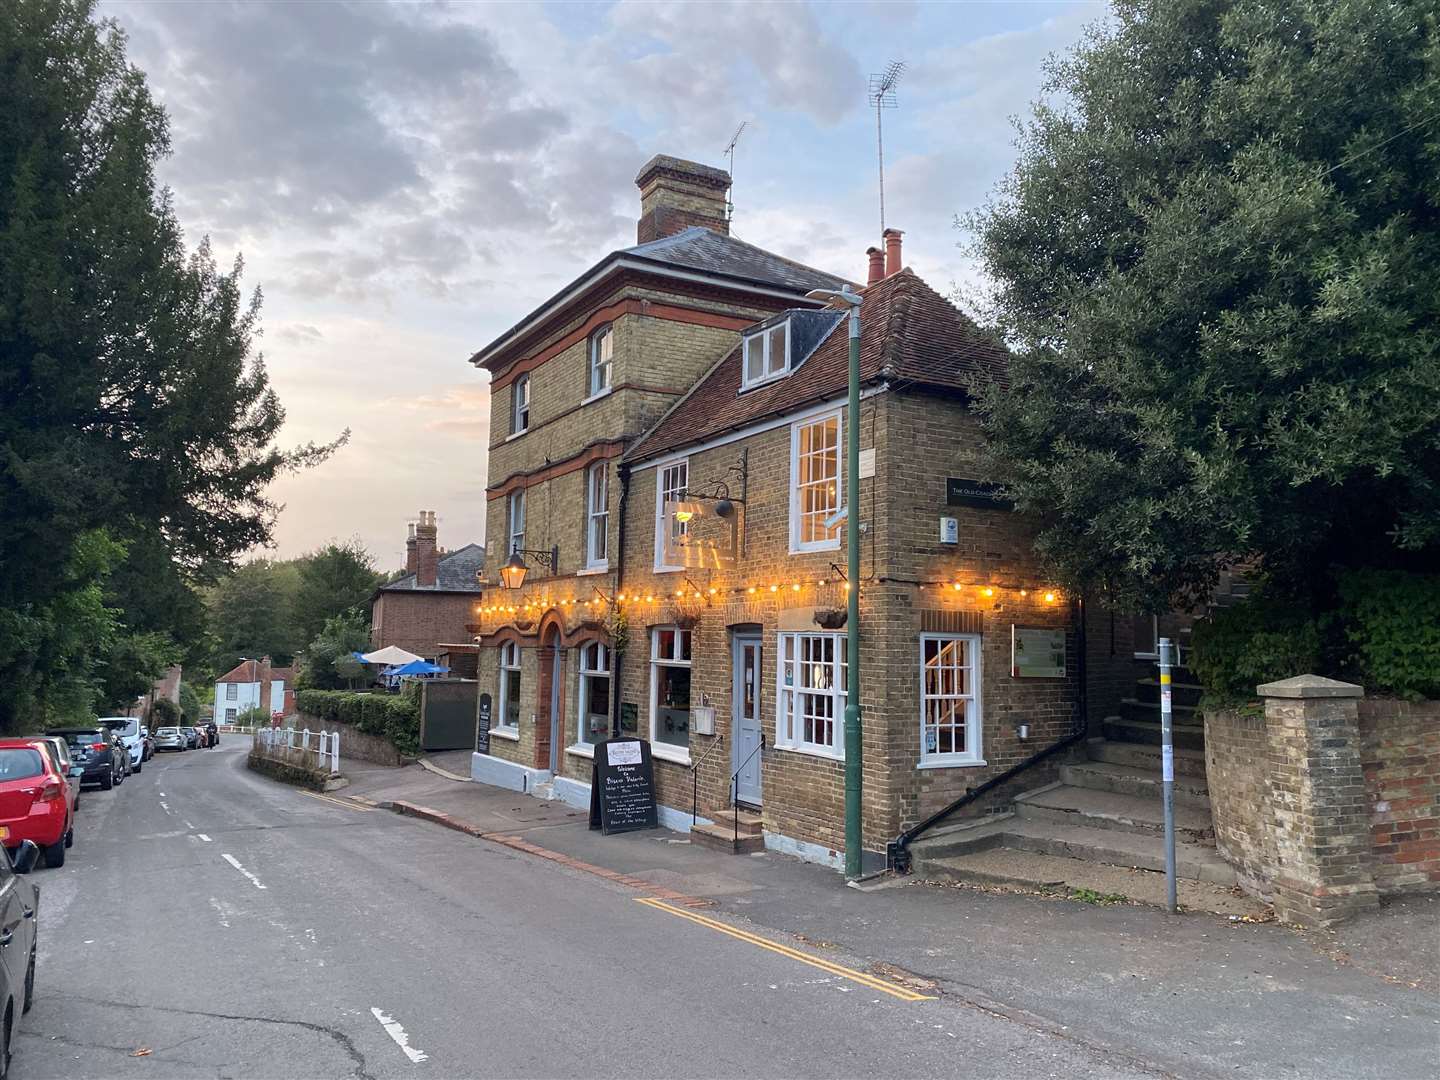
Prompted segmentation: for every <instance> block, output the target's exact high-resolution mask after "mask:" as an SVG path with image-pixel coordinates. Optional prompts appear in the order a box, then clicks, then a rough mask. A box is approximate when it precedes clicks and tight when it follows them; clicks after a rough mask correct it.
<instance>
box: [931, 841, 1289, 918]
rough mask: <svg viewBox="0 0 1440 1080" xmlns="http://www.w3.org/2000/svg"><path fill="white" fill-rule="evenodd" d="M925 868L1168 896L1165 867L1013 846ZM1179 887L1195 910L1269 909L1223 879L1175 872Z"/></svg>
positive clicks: (1034, 886) (1156, 899)
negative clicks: (1147, 867) (1158, 869)
mask: <svg viewBox="0 0 1440 1080" xmlns="http://www.w3.org/2000/svg"><path fill="white" fill-rule="evenodd" d="M925 871H926V873H925V876H926V877H927V878H928V879H930V880H932V881H960V882H965V883H967V884H972V885H988V886H999V887H1002V888H1007V887H1008V888H1014V889H1020V890H1024V891H1027V892H1064V893H1072V894H1073V893H1074V892H1075V891H1077V890H1087V891H1088V893H1089V895H1091V896H1092V897H1095V898H1097V899H1098V898H1105V900H1101V901H1100V902H1106V900H1109V898H1111V897H1121V896H1123V897H1125V898H1126V899H1127V900H1133V901H1136V902H1139V903H1142V904H1156V905H1160V906H1163V905H1164V903H1165V900H1166V892H1165V875H1164V873H1163V872H1162V873H1156V872H1154V871H1152V870H1144V869H1136V868H1131V867H1125V866H1118V865H1111V864H1108V863H1096V862H1088V861H1085V860H1083V859H1072V858H1065V857H1063V856H1056V855H1044V854H1038V853H1036V852H1030V851H1018V850H1012V849H1010V848H994V849H991V850H988V851H979V852H975V853H974V854H971V855H961V856H952V857H949V858H944V859H937V860H935V861H933V862H930V863H927V864H926V866H925ZM1232 880H1233V879H1232ZM1175 891H1176V895H1177V898H1178V899H1179V902H1180V905H1181V906H1182V907H1184V908H1186V909H1188V910H1191V911H1213V912H1215V913H1217V914H1220V915H1242V916H1252V917H1259V916H1261V915H1263V914H1264V912H1265V905H1264V904H1262V903H1260V902H1259V901H1258V900H1255V899H1253V898H1251V897H1249V896H1244V895H1237V894H1236V891H1235V889H1234V888H1233V886H1227V885H1226V884H1225V883H1223V882H1219V883H1216V882H1210V881H1201V880H1194V879H1189V878H1180V877H1178V876H1177V880H1176V889H1175ZM1091 902H1095V900H1092V901H1091ZM1110 902H1118V901H1110Z"/></svg>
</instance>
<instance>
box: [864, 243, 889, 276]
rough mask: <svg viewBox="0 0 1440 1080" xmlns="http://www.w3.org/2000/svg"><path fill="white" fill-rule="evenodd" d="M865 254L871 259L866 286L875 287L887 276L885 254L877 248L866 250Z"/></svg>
mask: <svg viewBox="0 0 1440 1080" xmlns="http://www.w3.org/2000/svg"><path fill="white" fill-rule="evenodd" d="M865 254H866V255H867V256H869V258H870V273H869V276H868V277H866V279H865V284H866V285H874V284H875V283H876V282H877V281H879V280H880V279H881V278H883V277H884V276H885V253H884V252H883V251H881V250H880V249H879V248H877V247H872V248H866V249H865Z"/></svg>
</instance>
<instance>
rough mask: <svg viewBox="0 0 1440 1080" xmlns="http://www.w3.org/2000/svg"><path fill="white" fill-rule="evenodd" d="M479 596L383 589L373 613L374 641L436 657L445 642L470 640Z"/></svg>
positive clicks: (379, 645)
mask: <svg viewBox="0 0 1440 1080" xmlns="http://www.w3.org/2000/svg"><path fill="white" fill-rule="evenodd" d="M477 600H478V597H477V596H476V595H474V594H472V593H438V592H403V591H395V592H382V593H381V594H380V595H379V597H378V598H377V599H376V600H375V607H374V610H373V612H372V614H371V625H370V645H371V648H372V649H383V648H385V647H386V646H388V645H398V646H400V648H402V649H406V650H408V651H409V652H412V653H415V654H416V655H417V656H423V657H425V659H427V660H433V659H435V657H436V656H437V655H439V651H440V650H439V648H438V646H439V645H440V644H441V643H448V642H455V641H468V640H470V632H469V631H468V630H466V629H465V626H466V624H467V623H471V622H474V621H475V616H474V612H473V608H474V605H475V604H476V602H477Z"/></svg>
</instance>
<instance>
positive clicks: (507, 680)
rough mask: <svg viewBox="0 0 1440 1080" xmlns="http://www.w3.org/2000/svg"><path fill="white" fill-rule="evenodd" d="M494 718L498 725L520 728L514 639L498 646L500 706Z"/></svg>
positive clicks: (518, 648)
mask: <svg viewBox="0 0 1440 1080" xmlns="http://www.w3.org/2000/svg"><path fill="white" fill-rule="evenodd" d="M496 718H497V719H498V720H499V724H498V726H499V727H502V728H506V729H507V730H509V731H519V730H520V646H519V644H518V643H516V642H514V641H507V642H506V643H505V644H504V645H501V646H500V708H499V709H498V710H497V716H496Z"/></svg>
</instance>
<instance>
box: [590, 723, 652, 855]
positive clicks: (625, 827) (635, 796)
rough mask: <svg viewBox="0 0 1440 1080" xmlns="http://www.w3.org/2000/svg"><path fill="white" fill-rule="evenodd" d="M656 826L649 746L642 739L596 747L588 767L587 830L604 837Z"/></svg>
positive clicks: (613, 742) (600, 744) (596, 745)
mask: <svg viewBox="0 0 1440 1080" xmlns="http://www.w3.org/2000/svg"><path fill="white" fill-rule="evenodd" d="M659 825H660V821H659V814H658V812H657V810H656V808H655V766H654V763H653V762H652V761H651V760H650V744H649V743H648V742H646V741H645V740H644V739H606V740H605V741H604V742H602V743H596V744H595V760H594V763H593V764H592V765H591V767H590V828H592V829H599V830H601V831H602V832H603V833H605V834H607V835H608V834H610V833H619V832H633V831H634V830H636V829H655V828H659Z"/></svg>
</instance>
